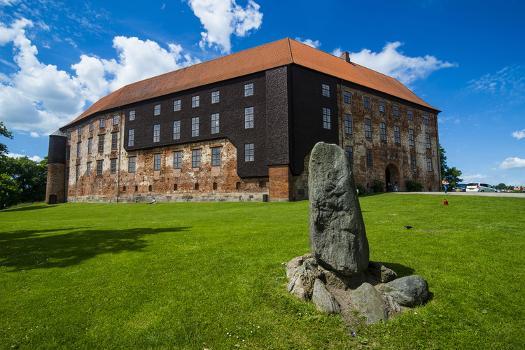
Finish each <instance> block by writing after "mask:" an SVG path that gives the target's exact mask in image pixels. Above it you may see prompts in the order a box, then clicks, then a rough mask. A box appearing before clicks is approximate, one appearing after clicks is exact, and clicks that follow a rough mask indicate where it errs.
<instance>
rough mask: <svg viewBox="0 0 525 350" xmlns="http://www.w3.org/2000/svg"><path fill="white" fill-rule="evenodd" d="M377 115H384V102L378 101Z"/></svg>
mask: <svg viewBox="0 0 525 350" xmlns="http://www.w3.org/2000/svg"><path fill="white" fill-rule="evenodd" d="M379 113H381V114H385V101H379Z"/></svg>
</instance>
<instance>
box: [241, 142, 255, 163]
mask: <svg viewBox="0 0 525 350" xmlns="http://www.w3.org/2000/svg"><path fill="white" fill-rule="evenodd" d="M254 160H255V147H254V145H253V143H245V144H244V161H245V162H253V161H254Z"/></svg>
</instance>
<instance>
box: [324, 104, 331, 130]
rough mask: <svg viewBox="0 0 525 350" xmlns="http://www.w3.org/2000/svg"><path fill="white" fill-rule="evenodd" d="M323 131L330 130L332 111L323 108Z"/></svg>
mask: <svg viewBox="0 0 525 350" xmlns="http://www.w3.org/2000/svg"><path fill="white" fill-rule="evenodd" d="M322 116H323V129H325V130H332V110H331V109H330V108H328V107H323V109H322Z"/></svg>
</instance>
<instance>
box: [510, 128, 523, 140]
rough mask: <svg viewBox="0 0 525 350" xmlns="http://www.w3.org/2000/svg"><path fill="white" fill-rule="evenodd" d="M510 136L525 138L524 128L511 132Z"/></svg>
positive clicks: (519, 138)
mask: <svg viewBox="0 0 525 350" xmlns="http://www.w3.org/2000/svg"><path fill="white" fill-rule="evenodd" d="M512 137H514V138H516V139H518V140H521V139H525V129H522V130H516V131H514V132H513V133H512Z"/></svg>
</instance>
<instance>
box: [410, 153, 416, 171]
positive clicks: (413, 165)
mask: <svg viewBox="0 0 525 350" xmlns="http://www.w3.org/2000/svg"><path fill="white" fill-rule="evenodd" d="M410 168H412V172H414V173H415V172H416V171H417V165H416V156H415V155H413V156H411V157H410Z"/></svg>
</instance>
